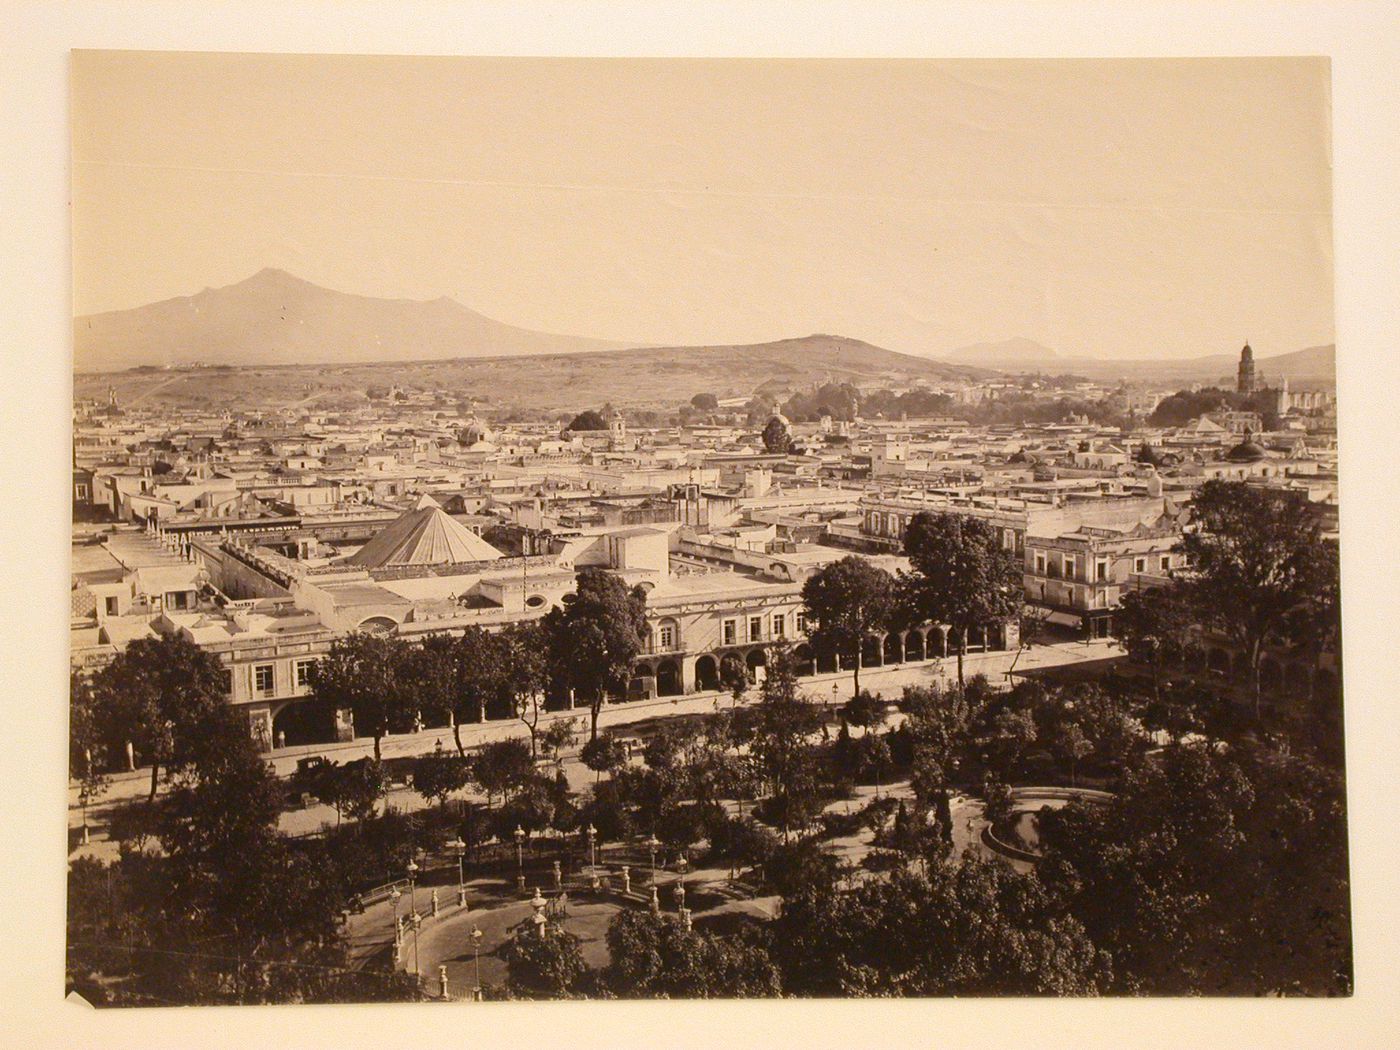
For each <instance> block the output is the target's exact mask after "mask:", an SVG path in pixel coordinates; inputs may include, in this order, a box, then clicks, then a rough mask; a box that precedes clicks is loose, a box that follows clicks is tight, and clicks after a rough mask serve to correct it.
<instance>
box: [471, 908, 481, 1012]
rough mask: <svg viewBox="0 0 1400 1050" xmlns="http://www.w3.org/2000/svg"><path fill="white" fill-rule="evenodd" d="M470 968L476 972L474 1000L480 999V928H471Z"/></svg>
mask: <svg viewBox="0 0 1400 1050" xmlns="http://www.w3.org/2000/svg"><path fill="white" fill-rule="evenodd" d="M472 966H473V968H474V969H475V970H476V998H477V1000H478V1001H479V1000H480V999H481V928H480V927H478V926H473V927H472Z"/></svg>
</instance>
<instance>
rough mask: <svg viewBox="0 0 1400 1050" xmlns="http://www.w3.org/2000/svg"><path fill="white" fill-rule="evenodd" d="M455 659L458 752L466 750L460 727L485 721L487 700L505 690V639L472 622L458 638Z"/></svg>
mask: <svg viewBox="0 0 1400 1050" xmlns="http://www.w3.org/2000/svg"><path fill="white" fill-rule="evenodd" d="M454 661H455V662H454V674H455V679H454V700H453V719H452V734H453V739H454V740H455V741H456V742H457V753H458V754H465V752H464V751H463V750H462V737H461V733H460V732H459V729H458V727H459V726H460V725H461V724H462V723H463V722H466V721H471V720H473V719H474V720H475V721H477V722H485V721H486V715H487V711H486V706H487V703H488V702H489V701H491V700H493V699H495V698H496V697H498V696H500V695H501V693H502V692H504V691H505V688H506V687H505V684H504V675H505V670H506V662H507V654H506V650H505V643H504V642H503V641H502V639H501V637H500V636H499V635H495V634H491V633H490V632H489V631H485V630H483V629H482V628H480V627H476V626H470V627H468V628H467V629H466V630H465V631H463V632H462V635H461V637H459V638H458V639H457V641H456V647H455V651H454Z"/></svg>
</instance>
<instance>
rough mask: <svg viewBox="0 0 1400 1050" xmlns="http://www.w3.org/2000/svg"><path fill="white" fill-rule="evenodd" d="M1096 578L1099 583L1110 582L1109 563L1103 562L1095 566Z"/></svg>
mask: <svg viewBox="0 0 1400 1050" xmlns="http://www.w3.org/2000/svg"><path fill="white" fill-rule="evenodd" d="M1094 578H1095V579H1096V580H1098V581H1099V583H1104V582H1106V581H1107V580H1108V562H1106V561H1101V562H1097V563H1096V564H1095V565H1094Z"/></svg>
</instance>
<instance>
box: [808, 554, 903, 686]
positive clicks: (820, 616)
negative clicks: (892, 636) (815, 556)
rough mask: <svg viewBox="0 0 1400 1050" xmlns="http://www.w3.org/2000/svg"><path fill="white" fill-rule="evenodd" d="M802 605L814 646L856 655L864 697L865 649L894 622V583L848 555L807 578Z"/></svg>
mask: <svg viewBox="0 0 1400 1050" xmlns="http://www.w3.org/2000/svg"><path fill="white" fill-rule="evenodd" d="M802 602H803V605H804V607H805V609H806V614H807V622H808V624H809V625H810V627H809V631H810V634H811V637H812V642H813V644H814V645H816V646H819V647H826V648H828V649H830V650H831V651H833V652H837V653H841V652H850V653H851V654H852V656H853V664H854V688H853V694H858V693H859V692H860V665H861V645H862V643H863V642H864V640H865V637H866V635H868V634H871V633H874V632H880V633H883V632H884V629H885V628H886V627H887V626H888V625H889V623H890V620H891V619H892V617H893V616H894V613H895V608H896V602H895V581H894V577H893V576H891V575H890V574H889V573H887V572H886V571H885V570H884V569H881V568H879V567H878V566H876V565H874V564H872V563H871V562H870V561H868V560H867V559H865V558H862V557H860V556H859V555H856V554H852V555H848V556H846V557H844V558H842V559H841V560H840V561H837V562H832V563H831V564H830V565H825V566H823V567H822V568H820V569H818V570H817V571H816V572H815V573H813V574H812V575H811V576H810V577H808V578H807V582H806V583H804V584H803V585H802Z"/></svg>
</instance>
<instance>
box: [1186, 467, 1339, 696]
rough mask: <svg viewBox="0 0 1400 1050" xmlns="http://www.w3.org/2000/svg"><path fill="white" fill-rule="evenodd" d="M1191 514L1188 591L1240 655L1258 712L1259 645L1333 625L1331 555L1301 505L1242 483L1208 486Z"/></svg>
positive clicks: (1333, 568)
mask: <svg viewBox="0 0 1400 1050" xmlns="http://www.w3.org/2000/svg"><path fill="white" fill-rule="evenodd" d="M1190 514H1191V516H1190V521H1189V524H1188V526H1187V528H1186V530H1185V532H1184V535H1183V536H1182V540H1181V549H1182V550H1183V551H1184V552H1185V554H1186V561H1187V565H1188V572H1187V574H1186V584H1185V585H1186V593H1187V595H1188V597H1189V598H1190V600H1191V602H1192V604H1193V605H1194V607H1195V609H1196V612H1197V615H1198V616H1200V617H1201V618H1202V620H1203V622H1205V623H1206V624H1207V625H1209V626H1211V627H1214V628H1216V629H1218V630H1221V631H1223V632H1225V633H1226V634H1227V635H1229V636H1230V637H1231V638H1233V639H1234V640H1235V641H1236V642H1237V643H1238V644H1239V645H1240V647H1241V648H1242V649H1243V650H1244V653H1245V656H1246V658H1247V659H1248V661H1249V663H1248V666H1249V669H1250V678H1251V682H1252V685H1253V688H1254V694H1255V703H1256V707H1257V706H1258V701H1259V663H1260V657H1261V656H1262V654H1263V649H1264V647H1265V646H1266V645H1269V644H1278V643H1286V642H1288V641H1292V640H1295V639H1299V638H1304V637H1314V635H1315V632H1313V631H1311V630H1309V627H1308V625H1309V624H1311V625H1316V624H1318V623H1319V622H1320V623H1323V624H1328V623H1334V622H1335V617H1336V608H1335V601H1336V595H1337V590H1338V586H1337V560H1336V557H1335V554H1332V555H1329V553H1328V552H1327V548H1328V547H1330V546H1331V545H1330V544H1329V543H1326V542H1325V541H1324V540H1323V538H1322V529H1321V524H1320V522H1319V520H1318V518H1317V516H1316V515H1315V514H1314V513H1313V511H1312V509H1311V507H1310V506H1309V505H1308V504H1307V503H1306V502H1305V501H1302V500H1298V499H1293V498H1290V497H1289V496H1287V495H1284V494H1280V493H1274V492H1268V491H1265V490H1262V489H1258V488H1255V487H1253V486H1251V485H1249V484H1247V483H1245V482H1235V481H1219V480H1211V481H1207V482H1206V483H1205V484H1204V485H1202V486H1201V487H1200V489H1198V490H1197V492H1196V494H1195V496H1193V497H1192V500H1191V504H1190ZM1290 635H1291V637H1290Z"/></svg>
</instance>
